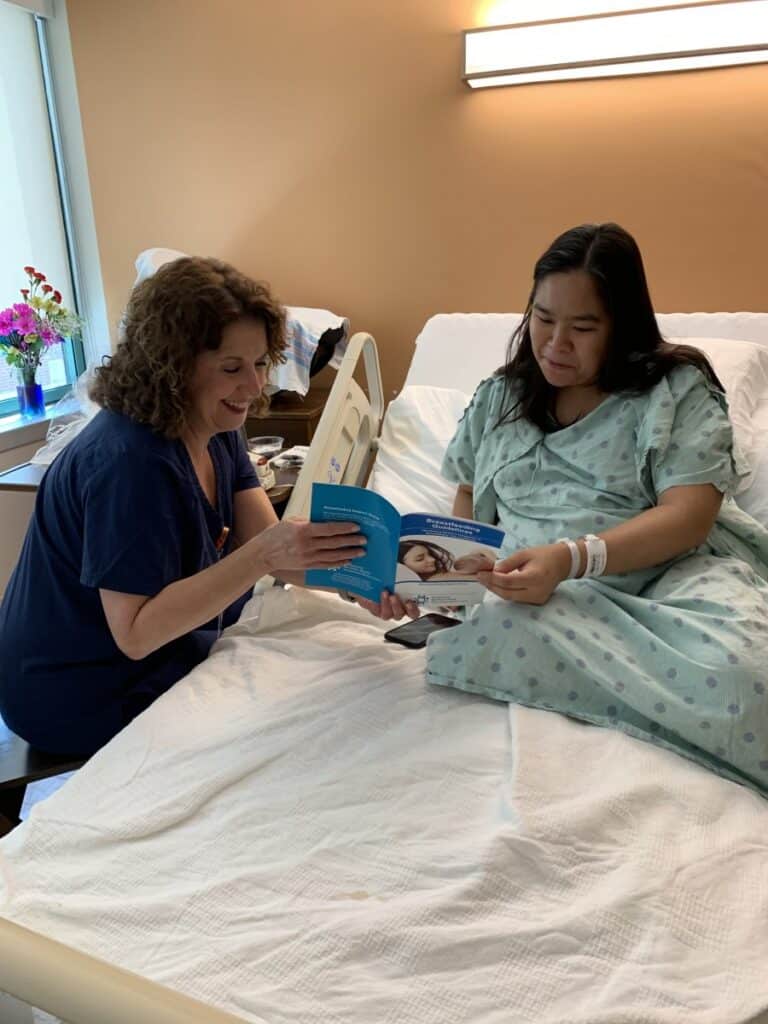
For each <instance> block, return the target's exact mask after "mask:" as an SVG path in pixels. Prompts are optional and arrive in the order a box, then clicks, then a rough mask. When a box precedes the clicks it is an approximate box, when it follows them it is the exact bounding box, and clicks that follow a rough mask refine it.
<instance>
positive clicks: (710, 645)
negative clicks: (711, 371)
mask: <svg viewBox="0 0 768 1024" xmlns="http://www.w3.org/2000/svg"><path fill="white" fill-rule="evenodd" d="M509 406H510V398H509V394H508V393H506V394H505V388H504V379H503V378H502V377H493V378H490V379H489V380H486V381H484V382H483V383H482V384H481V385H480V387H479V388H478V389H477V391H476V393H475V395H474V398H473V399H472V402H471V403H470V405H469V406H468V408H467V410H466V411H465V413H464V416H463V418H462V420H461V422H460V424H459V427H458V429H457V432H456V435H455V437H454V438H453V440H452V441H451V443H450V445H449V447H448V450H447V452H446V455H445V459H444V462H443V475H444V476H446V477H447V478H448V479H449V480H453V481H455V482H456V483H461V484H467V485H469V486H471V487H472V488H473V501H474V515H475V518H477V519H479V520H481V521H483V522H489V523H498V524H499V525H500V526H501V527H502V528H503V529H504V530H505V531H506V536H507V540H506V545H505V548H504V553H507V554H508V553H510V552H512V551H514V550H517V549H519V548H523V547H533V546H536V545H541V544H549V543H553V542H555V541H556V540H557V539H558V538H560V537H578V536H581V535H583V534H585V533H599V532H601V531H604V530H607V529H609V528H610V527H612V526H616V525H618V524H619V523H623V522H625V521H626V520H628V519H631V518H632V517H633V516H636V515H638V514H639V513H641V512H643V511H644V510H645V509H648V508H651V507H652V506H654V505H655V504H656V503H657V499H658V495H659V494H661V493H662V492H663V491H664V490H666V489H667V488H669V487H675V486H680V485H686V484H704V483H712V484H714V485H715V486H716V487H717V488H718V490H720V491H722V492H723V493H724V494H725V495H726V500H724V502H723V506H722V508H721V511H720V514H719V515H718V518H717V521H716V523H715V524H714V526H713V528H712V530H711V532H710V534H709V536H708V538H707V541H706V543H705V544H703V545H702V546H700V547H699V548H696V549H695V550H694V549H691V551H690V552H687V553H685V554H683V555H682V556H680V557H678V558H676V559H673V560H671V561H669V562H666V563H664V564H663V565H658V566H654V567H652V568H649V569H643V570H638V571H635V572H631V573H622V574H619V575H611V576H603V577H601V578H600V579H594V580H593V579H590V580H568V581H565V582H564V583H561V584H560V586H559V587H558V588H557V589H556V590H555V592H554V594H553V595H552V597H551V598H550V599H549V601H548V602H547V603H546V604H545V605H543V606H540V607H534V606H531V605H523V604H516V603H513V602H507V601H503V600H501V599H498V598H496V597H495V596H494V595H488V597H487V598H486V600H485V602H484V603H483V604H482V605H479V606H477V607H476V608H474V609H473V610H472V611H471V613H470V615H469V617H468V618H467V619H466V621H465V622H463V623H462V625H461V626H458V627H456V628H454V629H451V630H444V631H441V632H438V633H435V634H433V636H432V637H430V640H429V645H428V651H427V672H428V679H429V681H430V682H433V683H439V684H443V685H448V686H455V687H458V688H460V689H463V690H468V691H471V692H477V693H482V694H485V695H487V696H491V697H495V698H498V699H500V700H506V701H516V702H519V703H523V704H527V705H530V706H533V707H539V708H547V709H550V710H557V711H560V712H564V713H566V714H569V715H572V716H574V717H576V718H580V719H582V720H585V721H588V722H592V723H594V724H597V725H610V726H614V727H617V728H620V729H622V730H624V731H625V732H627V733H629V734H631V735H633V736H636V737H639V738H641V739H647V740H651V741H653V742H655V743H658V744H661V745H663V746H665V747H668V748H670V749H673V750H676V751H677V752H678V753H681V754H684V755H685V756H687V757H690V758H692V759H693V760H696V761H699V762H700V763H704V764H706V765H707V766H708V767H710V768H712V769H714V770H715V771H717V772H718V773H720V774H722V775H725V776H727V777H729V778H734V779H737V780H738V781H741V782H747V783H748V784H750V785H753V786H755V787H757V788H758V789H761V790H768V659H767V658H766V652H767V651H768V530H766V529H765V528H764V527H763V526H761V525H760V524H759V523H757V522H756V521H755V520H754V519H752V518H751V517H750V516H748V515H747V514H746V513H744V512H742V511H741V510H740V509H739V508H738V507H737V506H736V505H735V503H734V502H733V501H732V500H731V499H730V498H729V497H728V496H729V495H730V494H731V493H732V492H733V489H734V487H735V486H736V485H737V483H738V482H739V480H740V479H741V478H742V477H743V475H744V466H743V465H742V462H741V459H740V457H739V456H738V454H737V453H735V452H734V448H733V436H732V428H731V424H730V420H729V419H728V413H727V406H726V402H725V398H724V396H723V395H722V394H721V393H720V392H719V391H717V390H716V389H715V388H713V387H711V386H710V385H709V383H708V382H707V380H706V379H705V377H704V375H703V374H702V373H701V372H700V371H699V370H698V369H696V368H695V367H693V366H683V367H677V368H676V369H674V370H673V371H672V372H671V373H670V374H669V375H668V376H667V377H666V378H664V379H663V380H661V381H660V382H659V383H658V384H657V385H656V386H655V387H654V388H652V389H651V390H650V391H648V392H646V393H645V394H641V395H628V394H614V395H610V396H609V397H608V398H606V399H605V400H604V401H603V402H602V404H601V405H599V406H598V407H597V408H596V409H594V410H593V411H592V412H591V413H589V414H588V415H587V416H585V417H584V418H583V419H581V420H579V421H577V422H576V423H574V424H573V425H571V426H569V427H565V428H563V429H561V430H557V431H555V432H553V433H544V432H543V431H541V430H540V429H539V428H538V427H537V426H535V425H534V424H532V423H530V422H529V421H528V420H514V421H512V422H505V423H504V424H503V425H501V426H498V425H497V423H498V420H499V417H500V415H501V414H502V413H503V411H504V410H506V409H508V408H509Z"/></svg>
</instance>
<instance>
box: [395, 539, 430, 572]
mask: <svg viewBox="0 0 768 1024" xmlns="http://www.w3.org/2000/svg"><path fill="white" fill-rule="evenodd" d="M403 565H405V566H406V567H407V568H408V569H411V570H412V571H413V572H415V573H418V575H419V576H431V575H432V574H433V573H435V572H436V571H437V563H436V562H435V559H434V558H433V556H432V555H431V554H430V553H429V551H428V550H427V548H425V547H424V545H423V544H414V545H413V547H412V548H409V549H408V553H407V554H406V555H405V556H404V557H403Z"/></svg>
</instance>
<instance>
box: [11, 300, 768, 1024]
mask: <svg viewBox="0 0 768 1024" xmlns="http://www.w3.org/2000/svg"><path fill="white" fill-rule="evenodd" d="M489 317H492V318H494V319H497V327H498V348H496V347H495V345H494V344H490V345H489V344H488V337H487V335H488V330H487V328H488V319H489ZM446 319H447V317H446V316H436V317H432V318H431V319H430V320H429V321H428V322H427V324H426V326H425V327H424V330H423V331H422V332H421V334H420V335H419V338H418V340H417V344H416V352H415V355H414V358H413V361H412V363H411V367H410V369H409V372H408V376H407V379H406V384H424V383H429V384H432V385H435V386H443V387H456V386H457V383H459V382H460V383H461V384H462V385H463V386H466V380H465V379H463V378H462V369H463V367H465V366H466V363H467V359H468V358H469V357H470V354H471V360H472V372H473V373H474V374H476V375H478V374H480V373H482V374H486V373H489V372H492V371H493V370H494V369H495V368H496V367H497V366H498V365H499V363H500V361H501V360H502V359H503V352H504V347H505V343H506V341H507V340H508V339H509V336H510V334H511V331H512V329H514V326H515V325H516V323H517V322H519V319H520V314H451V315H450V319H451V320H452V322H453V323H452V326H454V327H455V330H454V331H449V332H448V333H449V335H451V336H450V337H448V338H446V334H445V327H446V324H445V320H446ZM480 319H482V321H483V322H484V324H485V331H484V334H485V343H484V345H485V347H484V348H482V349H479V348H478V347H477V346H474V345H473V344H472V337H473V335H475V334H478V333H479V327H480V323H479V321H480ZM659 321H660V325H661V327H662V331H663V332H664V333H665V334H667V335H670V336H675V337H697V336H699V337H726V338H741V339H744V340H752V341H756V342H759V343H760V344H763V345H766V346H767V347H768V340H767V339H768V314H758V313H738V314H733V313H730V314H720V313H714V314H712V313H703V314H699V313H696V314H667V315H662V316H660V317H659ZM439 332H442V340H441V343H440V345H439V346H435V345H434V344H430V342H431V341H432V340H433V339H434V338H435V337H436V335H437V334H438V333H439ZM361 355H362V357H363V360H364V367H365V371H366V376H367V384H368V392H369V396H366V395H365V393H364V391H363V389H362V388H361V387H360V385H359V384H358V383H357V382H356V381H355V380H354V374H355V372H356V369H357V366H358V362H359V359H360V356H361ZM486 363H487V366H486V365H485V364H486ZM383 405H384V403H383V398H382V388H381V374H380V370H379V361H378V356H377V352H376V345H375V342H374V340H373V338H372V337H371V335H369V334H356V335H354V336H353V338H352V339H351V340H350V343H349V347H348V350H347V352H346V355H345V357H344V359H343V361H342V364H341V366H340V368H339V371H338V375H337V378H336V381H335V383H334V386H333V388H332V390H331V393H330V395H329V399H328V402H327V404H326V407H325V410H324V412H323V415H322V418H321V420H320V424H319V426H318V430H317V433H316V435H315V438H314V440H313V442H312V445H311V447H310V454H309V457H308V459H307V461H306V463H305V465H304V468H303V470H302V472H301V474H300V476H299V479H298V481H297V484H296V486H295V488H294V492H293V495H292V498H291V500H290V502H289V504H288V508H287V510H286V514H288V515H305V516H306V515H307V514H308V510H309V502H310V495H311V485H312V483H313V482H314V481H316V480H317V481H324V482H328V481H329V480H331V481H332V482H336V483H352V484H358V485H360V484H362V483H363V482H364V481H365V478H366V476H367V474H368V470H369V467H370V464H371V461H372V458H373V456H374V454H375V451H376V442H377V438H378V434H379V428H380V425H381V419H382V414H383ZM0 992H7V993H9V994H10V995H12V996H15V997H16V998H18V999H20V1000H22V1001H24V1002H25V1003H28V1004H30V1006H35V1007H39V1008H41V1009H43V1010H46V1011H47V1012H49V1013H52V1014H56V1015H58V1016H60V1017H61V1018H62V1019H63V1020H64V1021H67V1022H68V1024H105V1022H106V1021H108V1022H109V1024H139V1022H141V1024H143V1022H147V1024H149V1022H151V1024H196V1022H200V1024H243V1021H242V1019H241V1018H238V1017H235V1016H232V1015H231V1014H229V1013H226V1012H222V1011H220V1010H216V1009H213V1008H212V1007H209V1006H204V1005H203V1004H201V1003H199V1002H197V1001H195V1000H192V999H190V998H188V997H186V996H184V995H182V994H179V993H177V992H174V991H172V990H170V989H167V988H164V987H163V986H161V985H158V984H156V983H154V982H151V981H148V980H147V979H145V978H142V977H139V976H138V975H135V974H132V973H130V972H128V971H125V970H122V969H120V968H117V967H114V966H112V965H110V964H108V963H106V962H104V961H101V960H98V959H95V958H93V957H91V956H88V955H86V954H83V953H80V952H78V951H76V950H74V949H72V948H70V947H67V946H65V945H62V944H61V943H58V942H55V941H53V940H52V939H49V938H47V937H45V936H43V935H41V934H38V933H36V932H33V931H30V930H29V929H27V928H22V927H20V926H19V925H17V924H14V923H11V922H10V921H8V920H6V919H4V918H0ZM29 1021H30V1024H32V1021H33V1017H32V1016H31V1011H30V1017H29ZM745 1024H746V1022H745ZM750 1024H768V1013H766V1014H763V1015H760V1016H759V1017H756V1018H753V1020H752V1022H750Z"/></svg>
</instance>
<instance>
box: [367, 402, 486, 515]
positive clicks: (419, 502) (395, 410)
mask: <svg viewBox="0 0 768 1024" xmlns="http://www.w3.org/2000/svg"><path fill="white" fill-rule="evenodd" d="M470 397H471V396H470V395H466V394H465V393H464V392H463V391H457V390H455V389H453V388H433V387H428V386H427V385H425V384H409V385H407V386H406V387H404V388H403V390H402V391H401V392H400V394H399V395H398V396H397V398H395V399H394V401H392V402H390V404H389V408H388V409H387V415H386V416H385V418H384V425H383V427H382V431H381V437H380V438H379V450H378V452H377V454H376V462H375V463H374V467H373V473H372V474H371V478H370V480H369V482H368V486H369V487H370V488H371V489H372V490H374V491H377V492H378V493H379V494H382V495H383V496H384V497H385V498H387V499H388V500H389V501H391V502H392V504H393V505H394V506H395V508H396V509H397V510H398V512H400V514H401V515H405V514H406V513H408V512H434V513H436V514H439V515H450V514H451V508H452V506H453V498H454V495H455V494H456V485H455V484H451V483H449V482H448V481H447V480H444V479H443V478H442V477H441V476H440V466H441V465H442V461H443V454H444V452H445V449H446V448H447V447H448V442H449V441H450V440H451V438H452V437H453V435H454V433H455V432H456V424H457V423H458V422H459V420H460V419H461V414H462V413H463V412H464V409H465V408H466V406H467V404H468V402H469V400H470Z"/></svg>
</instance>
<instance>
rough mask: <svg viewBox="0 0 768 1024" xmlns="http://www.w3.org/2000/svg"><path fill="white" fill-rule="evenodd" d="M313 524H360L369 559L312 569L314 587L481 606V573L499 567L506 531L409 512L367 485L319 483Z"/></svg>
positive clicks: (427, 602) (309, 582)
mask: <svg viewBox="0 0 768 1024" xmlns="http://www.w3.org/2000/svg"><path fill="white" fill-rule="evenodd" d="M310 519H311V520H312V522H313V523H330V522H350V521H351V522H354V523H358V524H359V525H360V528H361V530H362V532H363V533H364V534H365V536H366V537H367V538H368V548H367V551H366V554H365V555H364V557H363V558H356V559H355V560H354V561H353V562H352V563H351V564H350V565H346V566H344V567H343V568H340V569H309V570H308V571H307V572H306V574H305V577H306V581H307V585H308V586H322V587H337V588H338V589H340V590H348V591H349V592H350V593H352V594H357V595H358V596H359V597H367V598H368V599H369V600H371V601H378V600H379V595H380V594H381V592H382V590H388V591H389V592H390V593H392V592H394V593H396V594H398V595H399V596H400V597H402V598H403V599H404V600H409V601H416V603H417V604H419V605H441V604H477V603H478V602H480V601H482V600H483V597H484V596H485V594H486V589H485V587H484V586H483V585H482V584H481V583H479V582H478V580H477V573H478V572H481V571H484V570H488V569H491V568H493V565H494V563H495V562H496V561H497V559H498V558H499V550H500V548H501V545H502V543H503V541H504V531H503V530H499V529H498V528H497V527H495V526H488V525H486V524H485V523H476V522H473V521H472V520H471V519H457V518H455V517H453V516H437V515H430V514H426V513H425V514H421V513H411V514H409V515H404V516H401V515H400V514H399V512H398V511H397V509H396V508H395V507H394V505H392V504H391V503H390V502H389V501H387V500H386V498H382V496H381V495H380V494H375V493H374V492H373V491H367V490H365V488H363V487H347V486H346V485H344V484H313V486H312V505H311V511H310Z"/></svg>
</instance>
